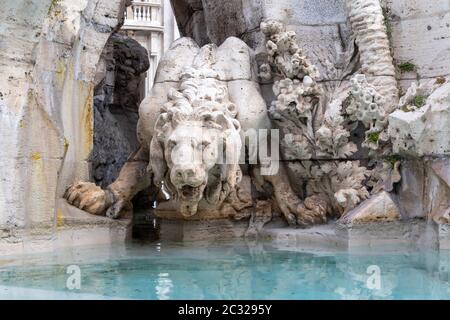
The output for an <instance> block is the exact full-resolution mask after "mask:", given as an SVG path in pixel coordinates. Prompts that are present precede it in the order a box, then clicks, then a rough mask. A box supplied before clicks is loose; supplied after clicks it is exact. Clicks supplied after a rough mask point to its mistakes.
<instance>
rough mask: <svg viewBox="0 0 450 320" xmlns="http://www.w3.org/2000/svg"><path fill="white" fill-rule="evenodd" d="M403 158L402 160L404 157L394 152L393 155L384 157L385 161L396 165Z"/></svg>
mask: <svg viewBox="0 0 450 320" xmlns="http://www.w3.org/2000/svg"><path fill="white" fill-rule="evenodd" d="M401 160H402V158H401V157H400V156H399V155H398V154H392V155H390V156H387V157H386V158H384V161H386V162H387V163H389V164H391V165H392V166H394V165H395V163H396V162H398V161H401Z"/></svg>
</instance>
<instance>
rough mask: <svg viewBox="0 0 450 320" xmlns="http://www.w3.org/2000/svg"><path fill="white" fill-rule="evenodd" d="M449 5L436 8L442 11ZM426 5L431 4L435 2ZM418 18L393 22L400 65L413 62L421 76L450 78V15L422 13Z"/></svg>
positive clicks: (396, 54) (393, 37) (397, 59)
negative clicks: (441, 8) (443, 7)
mask: <svg viewBox="0 0 450 320" xmlns="http://www.w3.org/2000/svg"><path fill="white" fill-rule="evenodd" d="M445 2H446V1H442V4H440V5H436V6H434V5H433V7H434V8H435V9H438V8H439V7H440V6H441V5H445V4H444V3H445ZM425 3H427V5H428V4H429V5H431V2H424V4H425ZM447 6H448V3H447ZM418 15H419V17H417V18H412V17H411V19H410V18H408V19H401V20H393V21H392V22H391V23H392V46H393V52H394V58H395V59H396V61H397V62H398V63H399V64H400V63H404V62H411V63H413V64H414V65H415V66H416V67H417V73H418V74H419V75H420V77H437V76H445V75H449V74H450V42H449V41H448V38H449V37H450V27H449V25H450V12H449V11H444V10H443V11H439V12H435V13H434V14H430V15H426V14H424V13H423V11H420V14H419V13H418ZM425 39H426V40H425Z"/></svg>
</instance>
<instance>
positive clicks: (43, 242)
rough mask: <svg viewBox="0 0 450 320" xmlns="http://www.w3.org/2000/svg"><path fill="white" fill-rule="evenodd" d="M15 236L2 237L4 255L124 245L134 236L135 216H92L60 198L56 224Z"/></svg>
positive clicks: (15, 232)
mask: <svg viewBox="0 0 450 320" xmlns="http://www.w3.org/2000/svg"><path fill="white" fill-rule="evenodd" d="M12 235H13V237H5V238H1V239H0V255H2V256H4V255H21V254H30V253H36V252H49V251H53V250H57V249H62V248H69V247H78V246H91V245H93V246H95V245H105V244H118V245H120V244H124V243H125V241H126V240H127V239H130V238H131V219H120V220H112V219H110V218H106V217H100V216H94V215H90V214H88V213H86V212H84V211H82V210H79V209H77V208H75V207H73V206H71V205H69V204H67V202H66V201H65V200H63V199H59V200H58V201H57V217H56V226H55V227H53V228H39V229H34V228H33V230H32V232H31V230H27V229H17V230H12Z"/></svg>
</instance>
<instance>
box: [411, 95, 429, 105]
mask: <svg viewBox="0 0 450 320" xmlns="http://www.w3.org/2000/svg"><path fill="white" fill-rule="evenodd" d="M426 100H427V97H425V96H421V95H417V96H415V97H414V105H415V106H416V107H417V108H421V107H423V106H424V105H425V101H426Z"/></svg>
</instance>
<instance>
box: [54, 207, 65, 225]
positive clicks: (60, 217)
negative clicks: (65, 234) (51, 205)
mask: <svg viewBox="0 0 450 320" xmlns="http://www.w3.org/2000/svg"><path fill="white" fill-rule="evenodd" d="M63 225H64V215H63V213H62V210H61V209H60V208H58V210H56V226H57V227H62V226H63Z"/></svg>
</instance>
